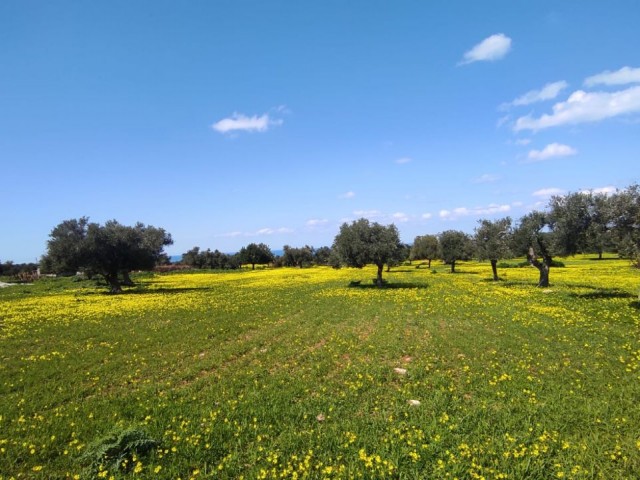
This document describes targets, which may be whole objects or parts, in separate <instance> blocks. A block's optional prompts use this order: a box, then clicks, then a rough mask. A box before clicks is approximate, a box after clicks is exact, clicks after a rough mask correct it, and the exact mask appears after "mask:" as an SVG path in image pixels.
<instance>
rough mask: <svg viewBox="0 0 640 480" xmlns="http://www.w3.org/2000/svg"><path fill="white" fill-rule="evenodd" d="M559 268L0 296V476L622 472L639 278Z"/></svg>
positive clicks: (624, 270)
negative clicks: (121, 438) (132, 437)
mask: <svg viewBox="0 0 640 480" xmlns="http://www.w3.org/2000/svg"><path fill="white" fill-rule="evenodd" d="M563 261H564V263H565V267H564V268H553V269H552V271H551V283H552V285H551V287H550V288H548V289H539V288H536V287H535V285H536V283H537V276H538V275H537V271H536V270H535V269H533V268H531V267H518V266H517V264H518V262H517V261H509V262H507V263H508V264H507V265H502V266H503V267H510V268H501V269H499V274H500V276H501V281H498V282H493V281H491V280H490V279H491V268H490V266H489V264H487V263H476V262H462V263H461V264H460V265H459V266H457V269H458V270H459V273H456V274H450V273H447V272H448V270H449V267H448V266H445V265H441V264H437V265H436V264H435V263H434V266H433V268H431V269H428V268H426V266H422V267H421V268H416V264H414V265H404V266H401V267H396V268H393V269H392V270H391V272H389V273H386V274H385V279H386V280H388V282H389V283H388V285H387V286H386V288H381V289H379V288H375V287H374V285H373V284H372V282H371V279H372V278H373V277H375V270H374V268H365V269H362V270H357V269H341V270H333V269H330V268H325V267H314V268H308V269H293V268H281V269H261V270H260V269H258V270H255V271H250V270H244V271H239V272H228V273H227V272H219V273H216V272H208V273H202V272H197V273H195V272H194V273H184V272H182V273H167V274H140V275H139V276H137V277H134V281H136V283H137V286H136V287H133V288H131V289H129V290H126V291H125V293H124V294H123V295H108V294H105V293H104V286H98V285H96V283H95V282H94V281H87V280H85V281H74V280H72V279H44V280H41V281H39V282H37V283H36V284H34V285H20V286H12V287H7V288H3V289H0V357H1V360H2V361H1V362H0V480H8V479H13V478H15V479H18V478H25V479H49V478H56V479H58V478H60V479H64V478H69V479H84V478H106V479H124V478H127V479H129V478H167V479H178V478H180V479H183V480H184V479H200V478H224V479H238V478H244V479H255V478H259V479H276V478H278V479H281V478H289V479H301V478H314V479H315V478H318V479H321V478H326V479H337V478H344V479H348V478H362V479H371V478H402V479H418V478H433V479H455V478H457V479H482V478H484V479H524V478H526V479H550V478H567V479H600V478H601V479H607V480H610V479H622V478H628V479H633V478H638V475H639V473H638V472H640V303H639V301H638V288H639V287H640V271H638V270H637V269H632V268H630V266H629V263H628V262H626V261H624V260H617V259H613V258H605V259H604V260H600V261H598V260H594V259H591V258H588V257H576V258H569V259H566V260H563ZM130 429H134V430H135V431H136V432H141V434H144V435H146V436H147V437H148V438H149V439H153V440H154V442H153V443H149V445H153V448H151V449H149V450H147V451H142V450H136V449H135V448H131V449H129V450H126V449H125V450H123V451H122V452H120V453H121V456H120V457H119V461H118V463H117V465H114V464H113V463H109V462H108V461H107V460H108V455H107V453H105V452H107V449H104V451H103V452H102V453H104V456H102V457H101V456H100V455H98V454H95V455H94V458H93V459H91V458H90V456H88V455H87V452H92V451H94V450H95V448H96V447H95V446H96V445H97V444H99V442H100V439H101V438H105V437H106V436H108V435H110V434H114V432H116V433H117V432H126V431H129V430H130ZM92 449H94V450H92Z"/></svg>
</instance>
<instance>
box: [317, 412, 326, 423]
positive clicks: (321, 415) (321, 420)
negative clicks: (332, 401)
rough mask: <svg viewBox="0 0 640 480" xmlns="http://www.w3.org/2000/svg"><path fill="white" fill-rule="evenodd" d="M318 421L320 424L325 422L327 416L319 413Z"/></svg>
mask: <svg viewBox="0 0 640 480" xmlns="http://www.w3.org/2000/svg"><path fill="white" fill-rule="evenodd" d="M316 420H318V421H319V422H324V420H325V416H324V415H323V414H322V413H319V414H318V415H317V416H316Z"/></svg>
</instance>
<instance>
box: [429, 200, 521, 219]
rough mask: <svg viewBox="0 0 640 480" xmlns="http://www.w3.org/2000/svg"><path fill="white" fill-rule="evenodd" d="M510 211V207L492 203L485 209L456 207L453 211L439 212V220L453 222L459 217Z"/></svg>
mask: <svg viewBox="0 0 640 480" xmlns="http://www.w3.org/2000/svg"><path fill="white" fill-rule="evenodd" d="M510 210H511V205H506V204H504V205H498V204H495V203H492V204H490V205H488V206H486V207H474V208H467V207H458V208H454V209H453V210H440V213H439V215H440V218H441V219H443V220H455V219H457V218H460V217H468V216H471V215H493V214H496V213H506V212H508V211H510Z"/></svg>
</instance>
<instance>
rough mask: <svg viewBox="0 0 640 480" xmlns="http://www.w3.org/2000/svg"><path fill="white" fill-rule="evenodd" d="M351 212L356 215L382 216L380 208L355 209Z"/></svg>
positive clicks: (367, 216)
mask: <svg viewBox="0 0 640 480" xmlns="http://www.w3.org/2000/svg"><path fill="white" fill-rule="evenodd" d="M353 214H354V215H355V216H357V217H365V218H378V217H380V216H382V212H380V210H355V211H354V212H353Z"/></svg>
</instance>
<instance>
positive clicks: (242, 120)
mask: <svg viewBox="0 0 640 480" xmlns="http://www.w3.org/2000/svg"><path fill="white" fill-rule="evenodd" d="M282 123H283V121H282V120H281V119H273V118H270V117H269V114H268V113H265V114H263V115H260V116H258V115H253V116H251V117H248V116H246V115H244V114H242V113H237V112H234V113H233V115H231V116H230V117H227V118H223V119H222V120H220V121H218V122H216V123H214V124H213V125H212V126H211V128H213V129H214V130H215V131H216V132H220V133H230V132H236V131H243V132H266V131H267V130H268V129H269V127H271V126H276V125H282Z"/></svg>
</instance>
